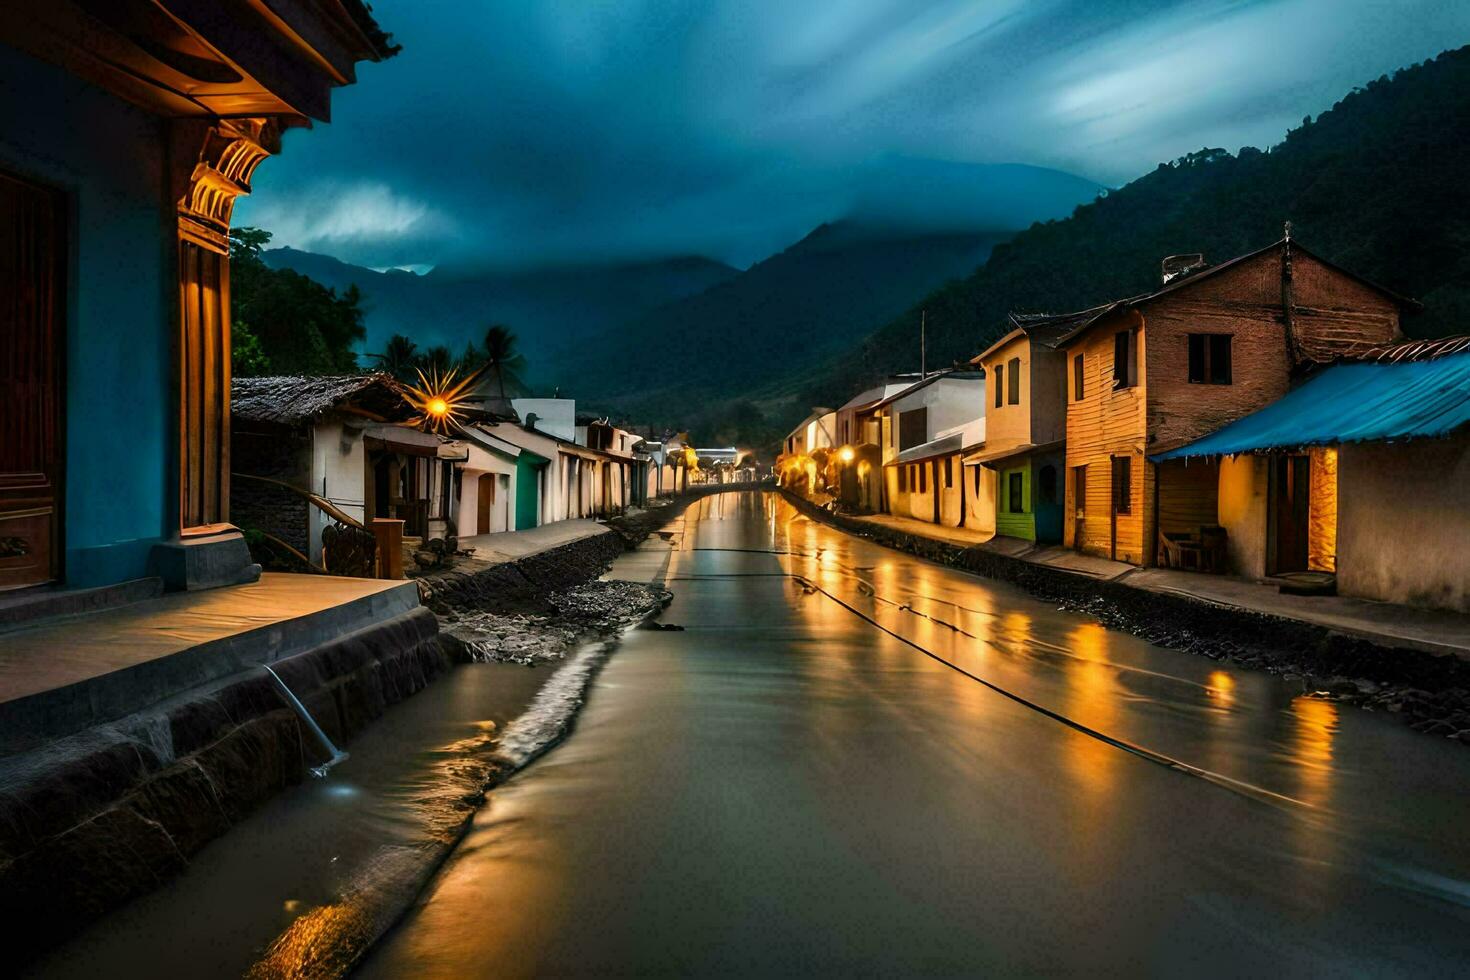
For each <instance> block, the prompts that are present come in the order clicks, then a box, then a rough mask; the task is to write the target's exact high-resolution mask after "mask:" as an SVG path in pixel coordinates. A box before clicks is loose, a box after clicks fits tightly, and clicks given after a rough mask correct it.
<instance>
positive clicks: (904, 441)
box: [898, 408, 929, 452]
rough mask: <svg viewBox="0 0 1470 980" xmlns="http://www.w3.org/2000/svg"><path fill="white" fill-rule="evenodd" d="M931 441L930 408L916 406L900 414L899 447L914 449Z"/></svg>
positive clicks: (901, 448)
mask: <svg viewBox="0 0 1470 980" xmlns="http://www.w3.org/2000/svg"><path fill="white" fill-rule="evenodd" d="M928 441H929V409H927V408H916V409H914V410H913V411H909V412H901V413H899V416H898V449H899V452H902V451H903V450H905V449H912V448H914V447H915V446H922V445H923V444H924V443H925V442H928Z"/></svg>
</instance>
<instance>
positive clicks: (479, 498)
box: [475, 473, 495, 534]
mask: <svg viewBox="0 0 1470 980" xmlns="http://www.w3.org/2000/svg"><path fill="white" fill-rule="evenodd" d="M475 491H476V496H475V504H476V510H477V511H478V514H477V515H476V521H475V533H476V534H489V533H490V515H491V514H492V513H493V512H494V510H493V509H494V507H495V474H494V473H481V474H480V478H479V479H478V480H477V481H475Z"/></svg>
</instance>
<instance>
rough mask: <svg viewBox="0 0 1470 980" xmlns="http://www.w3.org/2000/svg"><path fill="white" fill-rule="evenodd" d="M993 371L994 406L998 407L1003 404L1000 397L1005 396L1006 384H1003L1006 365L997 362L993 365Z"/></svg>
mask: <svg viewBox="0 0 1470 980" xmlns="http://www.w3.org/2000/svg"><path fill="white" fill-rule="evenodd" d="M993 373H994V374H995V407H996V408H1000V407H1001V406H1002V405H1004V404H1005V402H1004V401H1002V399H1003V398H1004V397H1005V390H1006V386H1005V379H1006V367H1005V365H1004V364H997V365H996V366H995V370H994V372H993Z"/></svg>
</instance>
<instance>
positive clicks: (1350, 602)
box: [854, 514, 1470, 660]
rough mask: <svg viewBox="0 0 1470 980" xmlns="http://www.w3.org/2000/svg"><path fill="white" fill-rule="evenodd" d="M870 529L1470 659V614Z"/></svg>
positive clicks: (885, 518)
mask: <svg viewBox="0 0 1470 980" xmlns="http://www.w3.org/2000/svg"><path fill="white" fill-rule="evenodd" d="M854 519H855V520H857V521H860V522H862V523H865V524H871V525H874V526H878V527H885V528H888V529H890V530H894V531H900V532H903V533H906V534H912V535H914V536H915V537H920V538H926V539H928V540H931V541H940V542H943V543H945V544H950V545H953V546H955V547H957V548H972V547H975V546H977V545H979V546H980V547H981V548H982V549H983V550H985V551H990V552H994V553H996V554H1000V555H1005V556H1007V557H1010V558H1015V559H1017V560H1019V561H1024V562H1029V563H1031V564H1034V565H1045V566H1047V567H1049V568H1055V569H1059V570H1061V571H1066V572H1071V573H1073V574H1077V575H1085V576H1087V577H1089V578H1094V579H1097V580H1099V581H1106V582H1112V583H1115V584H1117V585H1122V586H1127V587H1128V588H1133V589H1140V590H1143V591H1146V592H1157V593H1161V594H1171V595H1182V596H1186V597H1188V598H1191V599H1197V600H1199V601H1202V602H1209V603H1213V604H1214V605H1218V606H1225V607H1228V608H1233V609H1242V610H1245V611H1248V612H1254V613H1262V614H1264V615H1267V616H1279V617H1281V618H1283V619H1292V620H1296V621H1298V622H1303V623H1310V624H1312V625H1315V626H1321V627H1325V628H1327V629H1332V630H1336V631H1338V632H1341V633H1344V634H1347V635H1350V636H1356V637H1359V638H1361V639H1364V640H1367V641H1369V642H1371V643H1376V644H1379V645H1382V646H1392V647H1401V648H1407V649H1414V650H1423V651H1425V652H1428V653H1433V654H1450V655H1453V656H1457V657H1460V658H1462V659H1465V660H1470V615H1466V614H1464V613H1456V612H1449V611H1446V610H1440V609H1418V608H1415V607H1412V606H1398V605H1393V604H1392V603H1387V602H1377V601H1374V600H1371V599H1358V598H1353V597H1351V596H1300V595H1284V594H1282V593H1281V592H1280V591H1279V590H1278V588H1277V586H1276V585H1275V584H1273V583H1271V582H1252V581H1247V580H1245V579H1241V578H1236V577H1234V576H1228V575H1206V574H1204V573H1201V572H1185V571H1178V570H1175V569H1168V568H1139V567H1138V566H1136V565H1129V564H1126V563H1124V562H1118V561H1111V560H1109V559H1107V558H1099V557H1096V556H1094V555H1084V554H1079V553H1078V552H1076V551H1073V550H1071V549H1070V548H1064V547H1062V546H1060V545H1050V546H1046V547H1038V546H1037V545H1036V544H1035V543H1034V542H1031V541H1024V540H1021V539H1019V538H1008V537H1004V536H996V537H992V536H990V535H988V534H983V533H981V532H977V531H972V530H968V529H966V528H952V527H940V526H936V525H934V524H930V523H928V522H927V521H919V520H913V519H910V518H902V517H893V516H890V515H887V514H880V515H872V516H865V517H858V518H854Z"/></svg>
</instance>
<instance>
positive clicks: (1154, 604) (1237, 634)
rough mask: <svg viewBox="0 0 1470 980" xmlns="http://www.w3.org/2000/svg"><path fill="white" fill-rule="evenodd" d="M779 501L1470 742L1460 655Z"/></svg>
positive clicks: (1114, 625) (1468, 678)
mask: <svg viewBox="0 0 1470 980" xmlns="http://www.w3.org/2000/svg"><path fill="white" fill-rule="evenodd" d="M781 494H782V496H783V497H785V499H786V500H787V501H789V502H790V503H791V504H792V506H794V507H796V509H797V510H799V511H801V512H802V513H803V514H806V515H807V516H808V517H811V518H812V519H814V520H820V521H823V522H825V523H827V524H830V525H832V526H834V527H837V528H840V529H841V530H843V531H846V532H847V533H849V534H852V535H855V536H857V537H862V538H867V539H869V540H871V541H875V542H877V543H878V544H881V545H884V546H886V547H889V548H893V549H895V550H897V551H904V552H907V553H909V554H912V555H917V556H919V557H920V558H925V559H928V560H930V561H933V562H937V563H939V564H941V565H949V566H951V567H954V568H959V569H963V570H964V571H967V572H973V573H975V574H977V575H980V576H983V577H985V578H989V579H996V580H998V581H1001V582H1007V583H1009V584H1011V585H1014V586H1017V587H1018V588H1020V589H1022V590H1024V591H1025V592H1027V593H1029V594H1031V595H1032V596H1035V597H1036V598H1038V599H1044V600H1046V601H1048V602H1055V603H1058V604H1059V605H1062V606H1064V607H1066V608H1069V609H1072V610H1075V611H1077V612H1082V613H1086V614H1087V615H1090V616H1093V617H1095V618H1096V619H1097V620H1098V621H1099V622H1101V623H1102V624H1103V625H1104V626H1107V627H1108V628H1110V629H1116V630H1122V631H1125V632H1128V633H1132V634H1133V635H1135V636H1138V637H1141V638H1143V639H1145V640H1147V641H1149V642H1150V643H1154V644H1157V645H1158V646H1162V647H1168V648H1170V649H1174V650H1183V651H1186V652H1189V653H1197V654H1201V655H1203V656H1206V657H1210V658H1212V659H1215V660H1230V661H1232V662H1233V663H1236V664H1239V665H1241V666H1245V667H1251V668H1255V669H1260V670H1267V671H1270V672H1272V673H1276V674H1281V675H1285V676H1287V677H1288V678H1294V679H1300V680H1301V682H1302V684H1303V688H1304V690H1310V691H1321V692H1326V693H1328V694H1330V695H1331V696H1332V697H1333V698H1334V699H1336V700H1341V701H1346V702H1351V703H1355V704H1360V705H1363V706H1365V707H1369V708H1381V709H1383V710H1386V711H1390V712H1393V713H1396V714H1398V715H1400V717H1402V718H1403V719H1404V720H1405V721H1407V722H1408V723H1409V724H1410V725H1411V726H1412V727H1414V728H1416V729H1418V730H1420V731H1426V732H1430V733H1432V734H1438V735H1445V736H1448V737H1453V738H1457V739H1458V740H1459V741H1462V742H1466V743H1470V664H1467V663H1466V662H1465V661H1463V660H1461V659H1459V658H1458V657H1453V656H1448V655H1445V656H1437V655H1435V654H1431V653H1426V652H1424V651H1422V650H1411V649H1403V648H1399V647H1393V646H1385V645H1380V644H1376V643H1373V642H1370V641H1368V640H1366V639H1363V638H1361V637H1356V636H1348V635H1346V634H1343V633H1340V632H1338V631H1336V630H1333V629H1330V628H1328V627H1325V626H1318V625H1316V624H1313V623H1304V622H1302V621H1300V620H1294V619H1285V618H1282V617H1279V616H1270V615H1266V614H1264V613H1257V612H1253V611H1250V610H1245V609H1239V608H1235V607H1231V606H1220V605H1216V604H1215V603H1211V602H1207V601H1205V600H1203V599H1195V598H1191V597H1189V596H1182V595H1177V594H1172V593H1160V592H1150V591H1147V590H1145V589H1137V588H1133V587H1131V586H1128V585H1126V584H1124V583H1122V582H1109V581H1105V580H1099V579H1095V578H1092V577H1090V576H1087V575H1082V574H1079V573H1076V572H1071V571H1067V570H1065V569H1060V568H1051V567H1048V566H1045V565H1037V564H1034V563H1032V562H1028V561H1024V560H1022V559H1020V558H1013V557H1011V556H1009V555H1002V554H998V553H996V552H994V551H990V550H988V549H986V548H983V547H970V548H963V547H960V546H959V545H954V544H949V543H947V542H943V541H936V540H933V539H931V538H925V537H921V536H918V535H914V534H910V533H908V532H906V531H900V530H898V529H896V528H890V527H884V526H882V525H875V524H870V523H868V522H866V521H861V520H857V519H855V518H852V517H847V516H845V515H842V514H834V513H832V512H831V511H828V510H824V509H823V508H821V507H819V506H818V505H816V504H814V503H812V502H811V501H809V500H806V499H805V498H803V497H800V496H797V495H796V494H793V493H790V492H789V491H786V490H782V491H781Z"/></svg>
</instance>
